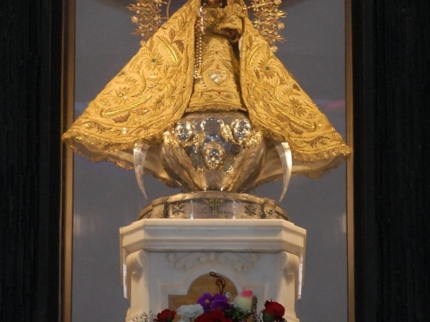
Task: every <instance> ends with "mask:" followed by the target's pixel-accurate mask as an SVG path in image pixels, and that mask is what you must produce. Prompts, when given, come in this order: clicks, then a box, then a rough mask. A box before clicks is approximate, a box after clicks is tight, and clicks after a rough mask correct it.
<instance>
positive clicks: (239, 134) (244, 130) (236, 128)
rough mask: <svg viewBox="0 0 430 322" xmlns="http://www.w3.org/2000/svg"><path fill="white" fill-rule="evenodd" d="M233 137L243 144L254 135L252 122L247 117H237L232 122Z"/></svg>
mask: <svg viewBox="0 0 430 322" xmlns="http://www.w3.org/2000/svg"><path fill="white" fill-rule="evenodd" d="M231 129H232V132H233V139H234V140H235V141H236V142H238V143H239V144H241V143H242V142H243V141H246V140H248V139H249V138H250V137H251V135H252V128H251V123H250V122H249V121H248V120H247V119H242V120H239V119H236V120H234V121H233V122H232V123H231Z"/></svg>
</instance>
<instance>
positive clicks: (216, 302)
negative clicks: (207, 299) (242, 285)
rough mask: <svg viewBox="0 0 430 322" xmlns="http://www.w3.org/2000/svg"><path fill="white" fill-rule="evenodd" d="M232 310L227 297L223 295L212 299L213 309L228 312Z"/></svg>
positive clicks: (216, 295) (217, 295)
mask: <svg viewBox="0 0 430 322" xmlns="http://www.w3.org/2000/svg"><path fill="white" fill-rule="evenodd" d="M228 308H230V304H229V303H228V299H227V298H226V297H225V295H222V294H215V295H214V296H213V298H212V304H211V309H212V310H216V309H221V310H222V311H225V310H227V309H228Z"/></svg>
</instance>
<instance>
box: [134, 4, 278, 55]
mask: <svg viewBox="0 0 430 322" xmlns="http://www.w3.org/2000/svg"><path fill="white" fill-rule="evenodd" d="M171 2H172V0H136V3H135V4H131V5H129V6H128V9H129V10H130V11H132V12H133V16H132V17H131V21H132V22H133V23H135V24H137V26H138V27H137V29H136V30H135V31H134V32H133V34H135V35H140V36H141V37H142V39H143V42H145V40H148V39H149V38H151V37H152V35H153V34H154V33H155V32H156V31H157V30H158V29H159V28H160V27H161V26H162V25H163V23H164V22H165V21H167V19H169V15H170V4H171ZM281 4H282V0H250V1H249V5H247V6H246V8H247V9H252V12H253V18H252V19H251V20H252V24H253V26H254V27H255V28H256V29H257V30H258V31H259V33H260V34H261V36H263V37H264V38H265V39H266V41H267V42H268V43H269V45H270V46H271V49H272V50H273V51H276V50H277V47H276V46H275V45H274V44H275V42H277V41H284V40H285V39H284V38H283V37H282V35H281V34H280V33H279V30H281V29H284V24H283V23H282V22H281V21H280V19H281V18H285V17H286V13H285V12H284V11H283V10H281V9H280V8H279V6H280V5H281ZM163 12H164V13H163Z"/></svg>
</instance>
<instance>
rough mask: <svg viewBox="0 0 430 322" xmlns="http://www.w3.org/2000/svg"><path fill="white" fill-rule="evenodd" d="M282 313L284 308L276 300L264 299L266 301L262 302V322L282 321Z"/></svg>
mask: <svg viewBox="0 0 430 322" xmlns="http://www.w3.org/2000/svg"><path fill="white" fill-rule="evenodd" d="M284 314H285V308H284V307H283V306H282V305H281V304H279V303H278V302H269V301H266V303H264V310H263V321H264V322H273V321H282V320H283V319H284Z"/></svg>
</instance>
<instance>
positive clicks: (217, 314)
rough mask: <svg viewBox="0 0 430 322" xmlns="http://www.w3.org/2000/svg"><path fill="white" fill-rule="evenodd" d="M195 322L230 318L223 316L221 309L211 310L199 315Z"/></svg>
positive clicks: (227, 320)
mask: <svg viewBox="0 0 430 322" xmlns="http://www.w3.org/2000/svg"><path fill="white" fill-rule="evenodd" d="M195 322H232V320H231V319H230V318H227V317H225V316H224V313H222V311H221V310H212V311H209V312H208V313H204V314H202V315H199V316H198V317H197V318H196V320H195Z"/></svg>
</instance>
